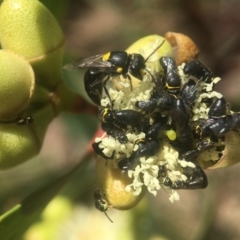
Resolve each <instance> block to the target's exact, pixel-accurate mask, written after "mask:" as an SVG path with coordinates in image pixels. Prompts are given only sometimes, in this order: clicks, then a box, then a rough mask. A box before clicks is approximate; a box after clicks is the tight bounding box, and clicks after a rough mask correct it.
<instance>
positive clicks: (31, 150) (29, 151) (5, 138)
mask: <svg viewBox="0 0 240 240" xmlns="http://www.w3.org/2000/svg"><path fill="white" fill-rule="evenodd" d="M0 132H1V134H0V142H1V150H0V170H3V169H8V168H11V167H14V166H16V165H18V164H20V163H22V162H25V161H26V160H28V159H29V158H31V157H33V156H34V155H36V154H37V153H38V151H39V148H40V146H39V143H38V140H37V138H36V136H35V134H34V133H33V131H32V129H31V127H30V125H24V126H22V125H20V126H18V125H10V124H9V125H6V124H2V125H0Z"/></svg>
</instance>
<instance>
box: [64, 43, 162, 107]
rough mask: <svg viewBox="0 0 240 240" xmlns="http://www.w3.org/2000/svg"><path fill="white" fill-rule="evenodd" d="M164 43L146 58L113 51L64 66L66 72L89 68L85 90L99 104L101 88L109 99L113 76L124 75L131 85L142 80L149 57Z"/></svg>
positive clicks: (135, 54) (85, 80) (85, 77)
mask: <svg viewBox="0 0 240 240" xmlns="http://www.w3.org/2000/svg"><path fill="white" fill-rule="evenodd" d="M163 43H164V41H163V42H162V43H161V44H160V45H159V46H158V47H157V48H156V49H155V50H154V51H153V52H152V53H151V54H150V55H149V56H148V57H147V58H146V59H144V57H143V56H142V55H141V54H137V53H133V54H129V53H127V52H125V51H112V52H108V53H106V54H99V55H94V56H90V57H83V58H80V59H78V60H76V61H73V62H71V63H68V64H66V65H65V66H64V69H66V70H77V69H82V68H88V70H87V71H86V73H85V75H84V84H85V89H86V91H87V93H88V96H89V97H90V98H91V100H92V101H93V102H94V103H96V104H98V105H99V103H100V98H99V97H101V95H102V90H101V87H102V88H104V90H105V92H106V94H107V96H108V98H109V99H110V96H109V93H108V91H107V88H106V84H107V81H108V80H109V79H110V77H112V76H120V75H122V76H123V77H124V78H128V79H129V80H130V83H131V77H130V75H129V74H131V75H132V76H133V77H135V78H137V79H139V80H142V78H143V72H144V70H145V71H147V72H148V70H146V62H147V60H148V59H149V57H150V56H151V55H152V54H153V53H154V52H155V51H156V50H157V49H158V48H160V47H161V46H162V45H163Z"/></svg>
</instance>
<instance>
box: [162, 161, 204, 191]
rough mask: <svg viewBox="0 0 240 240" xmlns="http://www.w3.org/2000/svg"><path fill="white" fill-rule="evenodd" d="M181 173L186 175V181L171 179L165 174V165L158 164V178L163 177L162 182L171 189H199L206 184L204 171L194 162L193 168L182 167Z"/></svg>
mask: <svg viewBox="0 0 240 240" xmlns="http://www.w3.org/2000/svg"><path fill="white" fill-rule="evenodd" d="M183 174H184V175H185V176H186V177H187V180H186V181H180V180H178V181H172V179H170V178H169V177H168V176H167V168H166V165H162V166H159V171H158V178H159V179H161V178H163V182H162V183H163V184H164V185H165V186H166V187H169V188H171V189H199V188H205V187H207V185H208V180H207V176H206V174H205V172H204V171H203V170H202V168H201V167H199V166H198V165H197V164H195V167H194V168H191V167H185V168H183Z"/></svg>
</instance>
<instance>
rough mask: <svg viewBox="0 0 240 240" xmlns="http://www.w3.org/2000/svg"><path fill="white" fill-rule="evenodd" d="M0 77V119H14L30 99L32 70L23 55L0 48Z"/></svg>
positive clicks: (32, 88)
mask: <svg viewBox="0 0 240 240" xmlns="http://www.w3.org/2000/svg"><path fill="white" fill-rule="evenodd" d="M0 79H1V81H0V102H1V104H0V120H10V119H14V118H16V116H17V115H18V113H19V112H21V111H22V110H23V109H24V108H25V107H26V106H27V105H28V103H29V101H30V99H31V96H32V94H33V90H34V85H35V80H34V72H33V70H32V67H31V65H30V64H29V63H28V62H27V61H26V60H25V59H23V57H21V56H19V55H17V54H15V53H13V52H11V51H8V50H0Z"/></svg>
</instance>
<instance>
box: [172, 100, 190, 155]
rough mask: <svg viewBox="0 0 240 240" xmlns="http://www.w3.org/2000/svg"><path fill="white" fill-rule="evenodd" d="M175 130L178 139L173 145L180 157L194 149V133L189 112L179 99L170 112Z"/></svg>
mask: <svg viewBox="0 0 240 240" xmlns="http://www.w3.org/2000/svg"><path fill="white" fill-rule="evenodd" d="M169 116H170V117H171V120H172V126H173V129H174V130H175V131H176V133H177V139H176V140H174V141H171V142H170V143H171V145H172V146H173V147H174V148H175V149H176V150H177V151H178V152H179V154H180V156H181V155H182V154H183V153H185V152H187V151H190V150H192V149H193V133H192V129H191V127H190V125H189V118H190V114H189V113H188V112H187V109H186V107H185V104H184V102H183V100H182V99H181V98H178V99H177V100H176V101H175V102H174V105H173V108H172V109H171V110H170V112H169Z"/></svg>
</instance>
